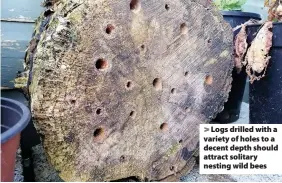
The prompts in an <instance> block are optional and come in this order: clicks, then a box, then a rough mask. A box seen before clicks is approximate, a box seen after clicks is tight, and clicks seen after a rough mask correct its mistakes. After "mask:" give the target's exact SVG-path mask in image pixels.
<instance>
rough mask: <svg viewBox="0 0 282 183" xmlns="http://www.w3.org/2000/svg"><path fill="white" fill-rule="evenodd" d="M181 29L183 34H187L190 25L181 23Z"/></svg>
mask: <svg viewBox="0 0 282 183" xmlns="http://www.w3.org/2000/svg"><path fill="white" fill-rule="evenodd" d="M180 31H181V34H187V33H188V27H187V25H186V24H185V23H182V24H181V25H180Z"/></svg>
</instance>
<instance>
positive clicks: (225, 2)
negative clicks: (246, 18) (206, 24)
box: [214, 0, 247, 10]
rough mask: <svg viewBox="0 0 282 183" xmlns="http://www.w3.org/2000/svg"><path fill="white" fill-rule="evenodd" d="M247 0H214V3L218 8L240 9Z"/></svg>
mask: <svg viewBox="0 0 282 183" xmlns="http://www.w3.org/2000/svg"><path fill="white" fill-rule="evenodd" d="M246 2H247V0H214V5H215V6H216V7H218V9H219V10H242V6H243V5H244V4H245V3H246Z"/></svg>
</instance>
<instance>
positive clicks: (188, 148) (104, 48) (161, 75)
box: [26, 0, 233, 181]
mask: <svg viewBox="0 0 282 183" xmlns="http://www.w3.org/2000/svg"><path fill="white" fill-rule="evenodd" d="M45 5H46V6H47V10H46V11H45V12H44V13H43V14H42V16H41V17H40V19H39V20H38V21H37V22H38V23H37V26H36V30H35V33H34V38H33V41H31V44H30V46H29V49H28V51H27V56H26V70H27V71H28V72H29V83H28V84H27V86H28V87H27V88H26V90H27V91H28V95H29V96H30V99H31V110H32V114H33V118H34V121H35V125H36V127H37V129H38V131H39V133H41V134H42V137H43V145H44V148H45V150H46V154H47V156H48V159H49V161H50V163H51V164H52V165H53V166H54V167H55V169H56V170H58V171H59V172H60V176H61V178H62V179H63V180H65V181H109V180H117V179H122V178H126V177H132V176H135V177H138V178H139V179H141V180H172V179H171V178H177V177H179V176H180V175H181V173H183V172H185V173H186V171H188V170H189V169H191V167H193V164H194V157H193V154H194V153H195V152H196V151H197V148H198V135H199V132H198V128H199V124H201V123H207V122H209V121H210V120H211V119H212V118H213V117H214V116H215V115H216V114H217V113H218V112H219V111H221V110H222V108H223V104H224V102H225V101H226V100H227V98H228V92H229V90H230V83H231V71H232V69H233V61H232V54H231V53H232V51H233V48H232V47H233V46H232V45H233V43H232V42H233V38H232V35H233V34H232V30H231V28H230V27H229V26H228V25H227V24H226V23H224V21H223V18H222V16H221V15H220V14H219V13H218V12H217V11H216V10H215V8H214V7H212V6H211V5H210V4H209V3H207V1H206V0H200V1H193V0H175V1H166V0H162V1H153V0H144V1H138V0H132V1H130V0H126V1H125V0H124V1H114V0H60V1H48V2H46V3H45Z"/></svg>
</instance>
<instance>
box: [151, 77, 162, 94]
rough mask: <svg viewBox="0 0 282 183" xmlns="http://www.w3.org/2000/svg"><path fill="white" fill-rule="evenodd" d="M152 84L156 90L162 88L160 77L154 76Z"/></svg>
mask: <svg viewBox="0 0 282 183" xmlns="http://www.w3.org/2000/svg"><path fill="white" fill-rule="evenodd" d="M153 86H154V87H155V89H156V90H157V91H158V90H161V89H162V87H163V86H162V80H161V79H160V78H155V79H154V81H153Z"/></svg>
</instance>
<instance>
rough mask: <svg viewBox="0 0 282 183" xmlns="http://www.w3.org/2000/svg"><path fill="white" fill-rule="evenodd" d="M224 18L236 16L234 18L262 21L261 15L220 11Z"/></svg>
mask: <svg viewBox="0 0 282 183" xmlns="http://www.w3.org/2000/svg"><path fill="white" fill-rule="evenodd" d="M220 12H221V14H222V15H223V16H231V17H232V16H234V17H249V18H253V19H259V20H261V15H260V14H257V13H251V12H242V11H220Z"/></svg>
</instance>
